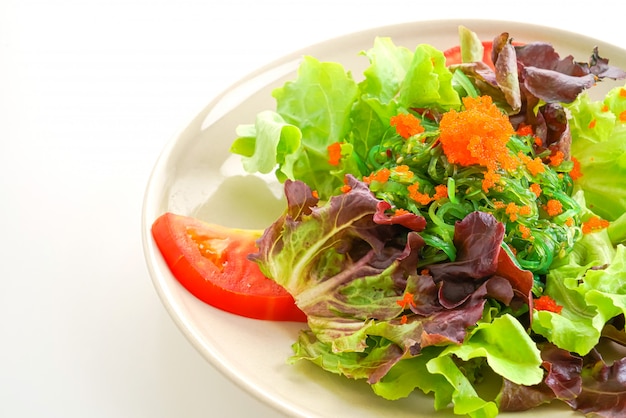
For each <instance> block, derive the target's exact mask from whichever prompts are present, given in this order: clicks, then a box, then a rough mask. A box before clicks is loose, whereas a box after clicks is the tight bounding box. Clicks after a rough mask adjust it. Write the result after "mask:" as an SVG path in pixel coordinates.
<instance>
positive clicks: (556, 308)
mask: <svg viewBox="0 0 626 418" xmlns="http://www.w3.org/2000/svg"><path fill="white" fill-rule="evenodd" d="M533 307H534V309H536V310H538V311H549V312H554V313H557V314H560V313H561V310H562V309H563V307H562V306H561V305H557V303H556V301H555V300H554V299H552V298H551V297H550V296H548V295H543V296H541V297H540V298H538V299H535V300H533Z"/></svg>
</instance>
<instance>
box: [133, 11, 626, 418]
mask: <svg viewBox="0 0 626 418" xmlns="http://www.w3.org/2000/svg"><path fill="white" fill-rule="evenodd" d="M460 24H463V25H465V26H467V27H468V28H470V29H471V30H473V31H475V32H476V33H477V34H478V35H479V36H480V37H481V39H487V40H491V39H493V37H495V36H496V35H498V34H500V33H501V32H505V31H506V32H509V33H510V35H511V36H512V37H514V38H515V40H517V41H521V42H529V41H547V42H550V43H552V44H553V45H554V46H555V47H556V49H557V51H558V52H559V53H560V54H561V56H562V57H564V56H565V55H566V54H572V55H573V56H574V57H575V58H576V59H577V60H579V61H586V60H587V59H588V57H589V56H590V54H591V51H592V49H593V47H594V46H596V45H597V46H599V51H600V55H601V56H603V57H608V58H609V59H610V62H611V64H613V65H618V66H620V67H622V68H626V51H624V50H621V49H619V48H617V47H615V46H612V45H609V44H605V43H603V42H600V41H597V40H594V39H589V38H586V37H583V36H580V35H576V34H573V33H569V32H563V31H561V30H555V29H550V28H546V27H539V26H532V25H528V24H520V23H514V22H498V21H477V20H470V21H452V20H445V21H428V22H415V23H412V24H402V25H395V26H389V27H382V28H375V29H371V30H368V31H364V32H360V33H355V34H352V35H349V36H345V37H341V38H339V39H335V40H332V41H328V42H324V43H321V44H318V45H314V46H311V47H308V48H306V49H304V50H302V51H298V52H296V53H293V54H291V55H289V56H286V57H284V58H283V59H281V60H279V61H277V62H275V63H273V64H271V65H269V66H266V67H265V68H262V69H260V70H258V71H256V72H254V73H253V74H251V75H249V76H248V77H246V78H245V79H243V80H241V81H240V82H239V83H237V84H235V85H234V86H232V87H231V88H229V89H228V90H226V91H225V92H224V93H223V94H221V95H220V96H219V97H217V98H216V99H215V100H213V102H212V103H210V104H209V105H208V106H207V107H206V108H205V109H204V110H202V112H200V114H198V116H196V118H195V119H193V120H192V121H191V123H190V124H189V125H188V126H187V127H186V128H185V129H184V130H183V131H182V132H180V134H179V135H178V136H177V137H176V138H174V139H173V140H172V141H171V142H170V143H169V144H168V146H167V147H166V148H165V150H164V151H163V152H162V155H161V156H160V158H159V160H158V161H157V163H156V166H155V168H154V171H153V173H152V176H151V178H150V181H149V184H148V186H147V190H146V195H145V201H144V208H143V215H142V216H143V231H142V234H143V242H144V249H145V255H146V259H147V264H148V268H149V270H150V274H151V276H152V280H153V282H154V286H155V288H156V290H157V292H158V294H159V296H160V297H161V300H162V302H163V304H164V305H165V307H166V308H167V310H168V312H169V313H170V315H171V316H172V318H173V319H174V321H175V322H176V324H177V325H178V326H179V327H180V329H181V330H182V332H183V333H184V335H185V336H186V337H187V338H188V339H189V341H190V342H191V343H192V344H193V345H194V347H195V348H196V349H197V350H198V351H199V352H200V353H201V354H202V355H203V356H204V357H205V358H206V359H207V360H208V361H209V362H210V363H211V364H212V365H214V366H215V367H216V368H217V369H218V370H219V371H220V372H222V373H223V374H224V375H226V376H227V377H228V378H230V379H232V380H233V381H234V382H235V383H236V384H238V385H239V386H240V387H242V388H243V389H244V390H247V391H249V392H250V393H252V394H253V395H254V396H256V397H258V398H259V399H261V400H262V401H264V402H266V403H267V404H269V405H271V406H273V407H275V408H276V409H277V410H279V411H282V412H283V413H285V414H287V415H292V416H301V417H331V416H341V417H347V416H354V417H357V416H358V417H359V418H366V417H381V416H394V417H398V418H399V417H413V418H415V417H423V416H432V414H433V408H432V404H433V401H432V398H431V397H427V396H425V395H422V394H418V393H416V394H415V395H414V396H411V397H409V398H407V399H404V400H400V401H393V402H391V401H386V400H384V399H381V398H379V397H377V396H376V395H374V393H373V392H372V391H371V389H370V388H369V387H368V386H367V384H366V383H364V382H360V381H349V380H347V379H345V378H343V377H340V376H336V375H333V374H330V373H327V372H325V371H323V370H321V369H319V368H317V366H314V365H312V364H310V363H308V362H304V361H301V362H299V363H298V364H296V365H287V364H286V359H287V357H288V356H289V355H290V354H291V344H292V343H293V342H294V341H295V340H296V337H297V334H298V331H299V330H300V329H301V328H302V327H303V326H304V325H303V324H298V323H282V322H269V321H259V320H253V319H248V318H243V317H238V316H235V315H232V314H229V313H226V312H223V311H220V310H217V309H214V308H213V307H211V306H208V305H206V304H204V303H202V302H200V301H199V300H197V299H196V298H194V297H193V296H191V295H190V294H189V293H188V292H187V291H186V290H185V289H184V288H183V287H181V286H180V284H179V283H178V282H177V281H176V280H175V279H174V277H173V276H172V275H171V273H170V271H169V270H168V268H167V266H166V265H165V264H164V262H163V259H162V258H161V255H160V253H159V252H158V249H157V248H156V246H155V244H154V242H153V240H152V237H151V235H150V226H151V224H152V222H153V221H154V220H155V219H156V218H157V217H158V216H159V215H160V214H162V213H164V212H165V211H171V212H176V213H179V214H183V215H191V216H194V217H198V218H201V219H204V220H208V221H210V222H214V223H221V224H223V225H226V226H233V227H240V228H265V227H266V226H268V225H269V224H270V223H271V222H272V221H274V219H275V218H276V217H277V216H278V215H279V214H280V213H281V212H282V210H283V201H282V199H281V193H282V186H280V185H278V184H276V182H275V181H273V180H272V179H271V177H256V176H249V175H245V174H244V172H243V170H242V169H241V166H240V163H239V160H238V159H237V158H235V157H233V156H232V155H230V154H229V147H230V145H231V143H232V141H233V140H234V139H235V128H236V126H237V125H239V124H242V123H252V122H253V121H254V118H255V115H256V114H257V112H259V111H261V110H266V109H274V108H275V102H274V100H273V98H272V96H271V91H272V90H273V89H274V88H275V87H278V86H281V85H282V84H283V83H284V82H285V81H287V80H290V79H293V78H294V77H295V70H296V69H297V67H298V65H299V62H300V58H301V57H302V55H303V54H307V55H312V56H314V57H316V58H318V59H320V60H331V61H339V62H341V63H342V64H343V65H344V66H345V67H346V68H348V69H350V70H352V73H353V75H354V76H355V78H359V77H360V76H361V74H362V71H363V70H364V69H365V67H366V66H367V64H368V63H367V59H366V58H365V57H363V56H360V55H359V52H360V51H363V50H366V49H369V48H370V47H371V46H372V45H373V40H374V37H376V36H390V37H392V39H393V41H394V43H395V44H396V45H401V46H405V47H408V48H410V49H412V48H415V46H417V45H418V44H420V43H429V44H431V45H433V46H435V47H437V48H440V49H445V48H447V47H450V46H453V45H456V44H457V41H458V35H457V28H458V26H459V25H460ZM614 85H616V84H614V83H613V84H612V82H608V81H605V82H603V83H601V84H600V86H599V87H597V88H596V89H594V91H596V94H598V93H602V94H604V92H606V91H607V90H608V88H610V87H612V86H614ZM571 414H572V413H571V412H570V411H569V410H568V409H567V408H564V407H554V406H549V407H542V408H538V409H537V410H534V411H530V412H526V413H521V414H520V413H518V414H513V415H514V416H516V417H521V416H531V415H532V416H535V417H541V416H548V415H549V416H551V417H554V416H570V415H571ZM451 415H452V414H451V413H450V412H442V413H440V414H439V416H442V417H445V416H451ZM503 415H505V414H503Z"/></svg>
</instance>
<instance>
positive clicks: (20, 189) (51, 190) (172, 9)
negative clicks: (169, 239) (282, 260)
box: [0, 0, 626, 418]
mask: <svg viewBox="0 0 626 418" xmlns="http://www.w3.org/2000/svg"><path fill="white" fill-rule="evenodd" d="M585 4H589V5H585ZM443 18H489V19H500V20H516V21H521V22H528V23H534V24H540V25H551V26H556V27H558V28H561V29H566V30H570V31H574V32H576V31H578V32H581V33H583V34H586V35H590V36H592V37H595V38H599V39H602V40H604V41H608V42H610V43H613V44H616V45H620V46H622V47H626V30H624V27H625V25H624V19H625V18H626V6H624V3H623V2H621V1H613V2H610V1H609V2H607V1H604V2H593V3H589V2H587V3H579V2H560V1H559V2H556V1H555V2H549V1H547V0H546V1H540V2H532V1H524V2H519V1H518V2H513V1H508V2H506V1H502V0H500V1H494V2H489V1H482V2H477V1H450V0H448V1H433V2H431V4H429V3H427V2H425V1H418V0H411V1H391V0H385V1H383V0H379V1H358V2H348V1H343V2H342V1H340V0H334V1H322V0H318V1H295V0H292V1H262V0H257V1H239V0H223V1H215V0H204V1H194V0H82V1H81V0H73V1H72V0H40V1H37V0H0V417H64V418H72V417H96V418H98V417H117V418H120V417H121V418H125V417H151V418H159V417H185V418H186V417H212V416H220V417H244V416H251V415H252V416H255V417H274V418H276V417H279V416H280V414H278V413H277V412H275V411H273V410H272V409H270V408H269V407H268V406H265V405H264V404H263V403H262V402H261V401H259V400H257V399H255V398H252V397H251V396H250V395H248V394H247V393H244V392H243V391H241V390H240V389H239V388H238V387H236V386H235V385H234V384H232V383H230V382H229V381H227V380H225V378H224V377H222V375H220V374H219V373H218V372H216V371H215V370H214V368H213V367H212V366H210V365H209V364H208V363H207V362H206V361H204V360H203V359H202V358H201V357H200V355H199V354H198V353H197V352H196V351H195V350H194V349H193V348H192V346H191V345H190V344H189V343H188V342H187V341H186V340H185V338H184V337H183V335H182V333H181V332H180V331H179V330H178V329H177V328H176V327H175V325H174V323H173V321H172V320H171V319H170V318H169V316H168V314H167V313H166V311H165V309H164V308H163V306H162V305H161V303H160V300H159V299H158V297H157V294H156V293H155V291H154V288H153V287H152V283H151V281H150V277H149V275H148V272H147V269H146V265H145V262H144V258H143V253H142V245H141V234H140V232H141V231H140V214H141V207H142V199H143V193H144V188H145V186H146V183H147V181H148V177H149V175H150V171H151V169H152V166H153V164H154V162H155V161H156V159H157V157H158V155H159V153H160V151H161V149H162V148H163V147H164V145H165V144H166V142H167V141H169V140H170V139H171V138H172V137H173V136H174V135H175V134H176V133H177V132H178V130H179V129H180V128H182V127H183V126H184V125H185V124H186V123H187V122H188V121H190V120H191V119H192V117H194V116H195V115H196V113H197V112H198V111H200V110H201V109H202V108H203V107H204V106H205V105H206V104H207V103H208V102H210V101H211V99H212V98H213V97H214V96H216V95H217V94H218V93H220V92H221V91H222V90H224V89H226V88H227V87H228V86H230V85H231V84H232V83H234V82H235V81H237V80H238V79H239V78H241V77H243V76H245V75H247V74H248V73H249V72H251V71H253V70H254V69H256V68H257V67H260V66H262V65H265V64H267V63H270V62H271V61H273V60H274V59H277V58H279V57H280V56H282V55H284V54H287V53H289V52H291V51H293V50H299V49H301V48H303V47H306V46H307V45H310V44H313V43H317V42H318V41H321V40H325V39H328V38H333V37H336V36H340V35H343V34H347V33H350V32H353V31H357V30H361V29H366V28H370V27H373V26H382V25H388V24H394V23H402V22H408V21H415V20H428V19H443ZM216 411H217V412H216Z"/></svg>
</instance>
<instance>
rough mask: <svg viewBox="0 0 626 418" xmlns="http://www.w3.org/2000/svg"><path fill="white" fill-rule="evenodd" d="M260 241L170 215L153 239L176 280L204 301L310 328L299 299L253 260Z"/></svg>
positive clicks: (251, 235)
mask: <svg viewBox="0 0 626 418" xmlns="http://www.w3.org/2000/svg"><path fill="white" fill-rule="evenodd" d="M260 235H261V231H252V230H243V229H234V228H227V227H224V226H220V225H215V224H210V223H206V222H203V221H201V220H199V219H196V218H193V217H188V216H182V215H177V214H174V213H170V212H167V213H165V214H163V215H161V216H159V217H158V218H157V219H156V221H155V222H154V223H153V224H152V236H153V237H154V240H155V243H156V245H157V247H158V248H159V251H160V252H161V254H162V255H163V258H164V259H165V262H166V264H167V265H168V267H169V268H170V270H171V272H172V274H173V275H174V277H175V278H176V279H177V280H178V281H179V282H180V283H181V284H182V285H183V287H185V288H186V289H187V290H188V291H189V292H190V293H191V294H193V295H194V296H195V297H197V298H198V299H200V300H202V301H203V302H205V303H208V304H209V305H212V306H214V307H216V308H218V309H221V310H224V311H227V312H231V313H234V314H237V315H241V316H245V317H249V318H255V319H266V320H272V321H297V322H305V321H306V315H305V314H304V313H303V312H302V311H301V310H300V309H299V308H298V307H297V306H296V304H295V302H294V299H293V297H292V296H291V295H290V294H289V293H288V292H287V291H286V290H285V289H284V288H283V287H282V286H280V285H279V284H277V283H276V282H274V281H273V280H271V279H268V278H267V277H265V276H264V275H263V273H261V270H260V269H259V266H258V265H257V264H256V263H254V262H253V261H250V260H248V258H247V256H248V254H251V253H254V252H256V251H257V246H256V240H257V239H258V238H259V237H260Z"/></svg>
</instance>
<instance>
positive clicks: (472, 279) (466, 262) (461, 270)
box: [428, 212, 533, 309]
mask: <svg viewBox="0 0 626 418" xmlns="http://www.w3.org/2000/svg"><path fill="white" fill-rule="evenodd" d="M503 237H504V225H503V224H502V223H501V222H498V221H497V220H496V219H495V217H494V216H493V215H491V214H488V213H485V212H472V213H470V214H469V215H467V216H466V217H465V219H463V220H462V221H460V222H457V224H456V226H455V229H454V238H453V242H454V245H455V247H456V249H457V258H456V260H454V261H450V262H445V263H439V264H433V265H430V266H429V267H428V269H429V271H430V274H432V276H433V278H434V279H435V282H437V283H439V284H440V290H439V301H440V303H441V304H442V305H443V306H445V307H446V308H448V309H452V308H454V307H456V306H459V305H461V304H462V303H464V302H465V301H466V300H467V299H468V298H470V297H471V295H472V294H473V293H474V292H475V291H476V290H477V289H478V288H480V286H482V285H483V284H484V283H485V282H486V281H487V280H489V279H492V280H489V281H490V283H488V284H487V285H486V287H485V289H486V291H491V294H489V296H491V297H494V298H496V299H498V300H500V301H502V302H503V303H505V304H509V303H510V302H511V300H512V298H513V296H515V295H518V296H521V297H522V298H527V297H528V295H529V292H530V290H531V288H532V284H533V275H532V273H531V272H529V271H526V270H522V269H520V268H518V267H517V266H516V265H515V263H514V262H513V260H511V258H510V257H509V256H508V254H507V253H506V252H505V251H504V250H502V239H503Z"/></svg>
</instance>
